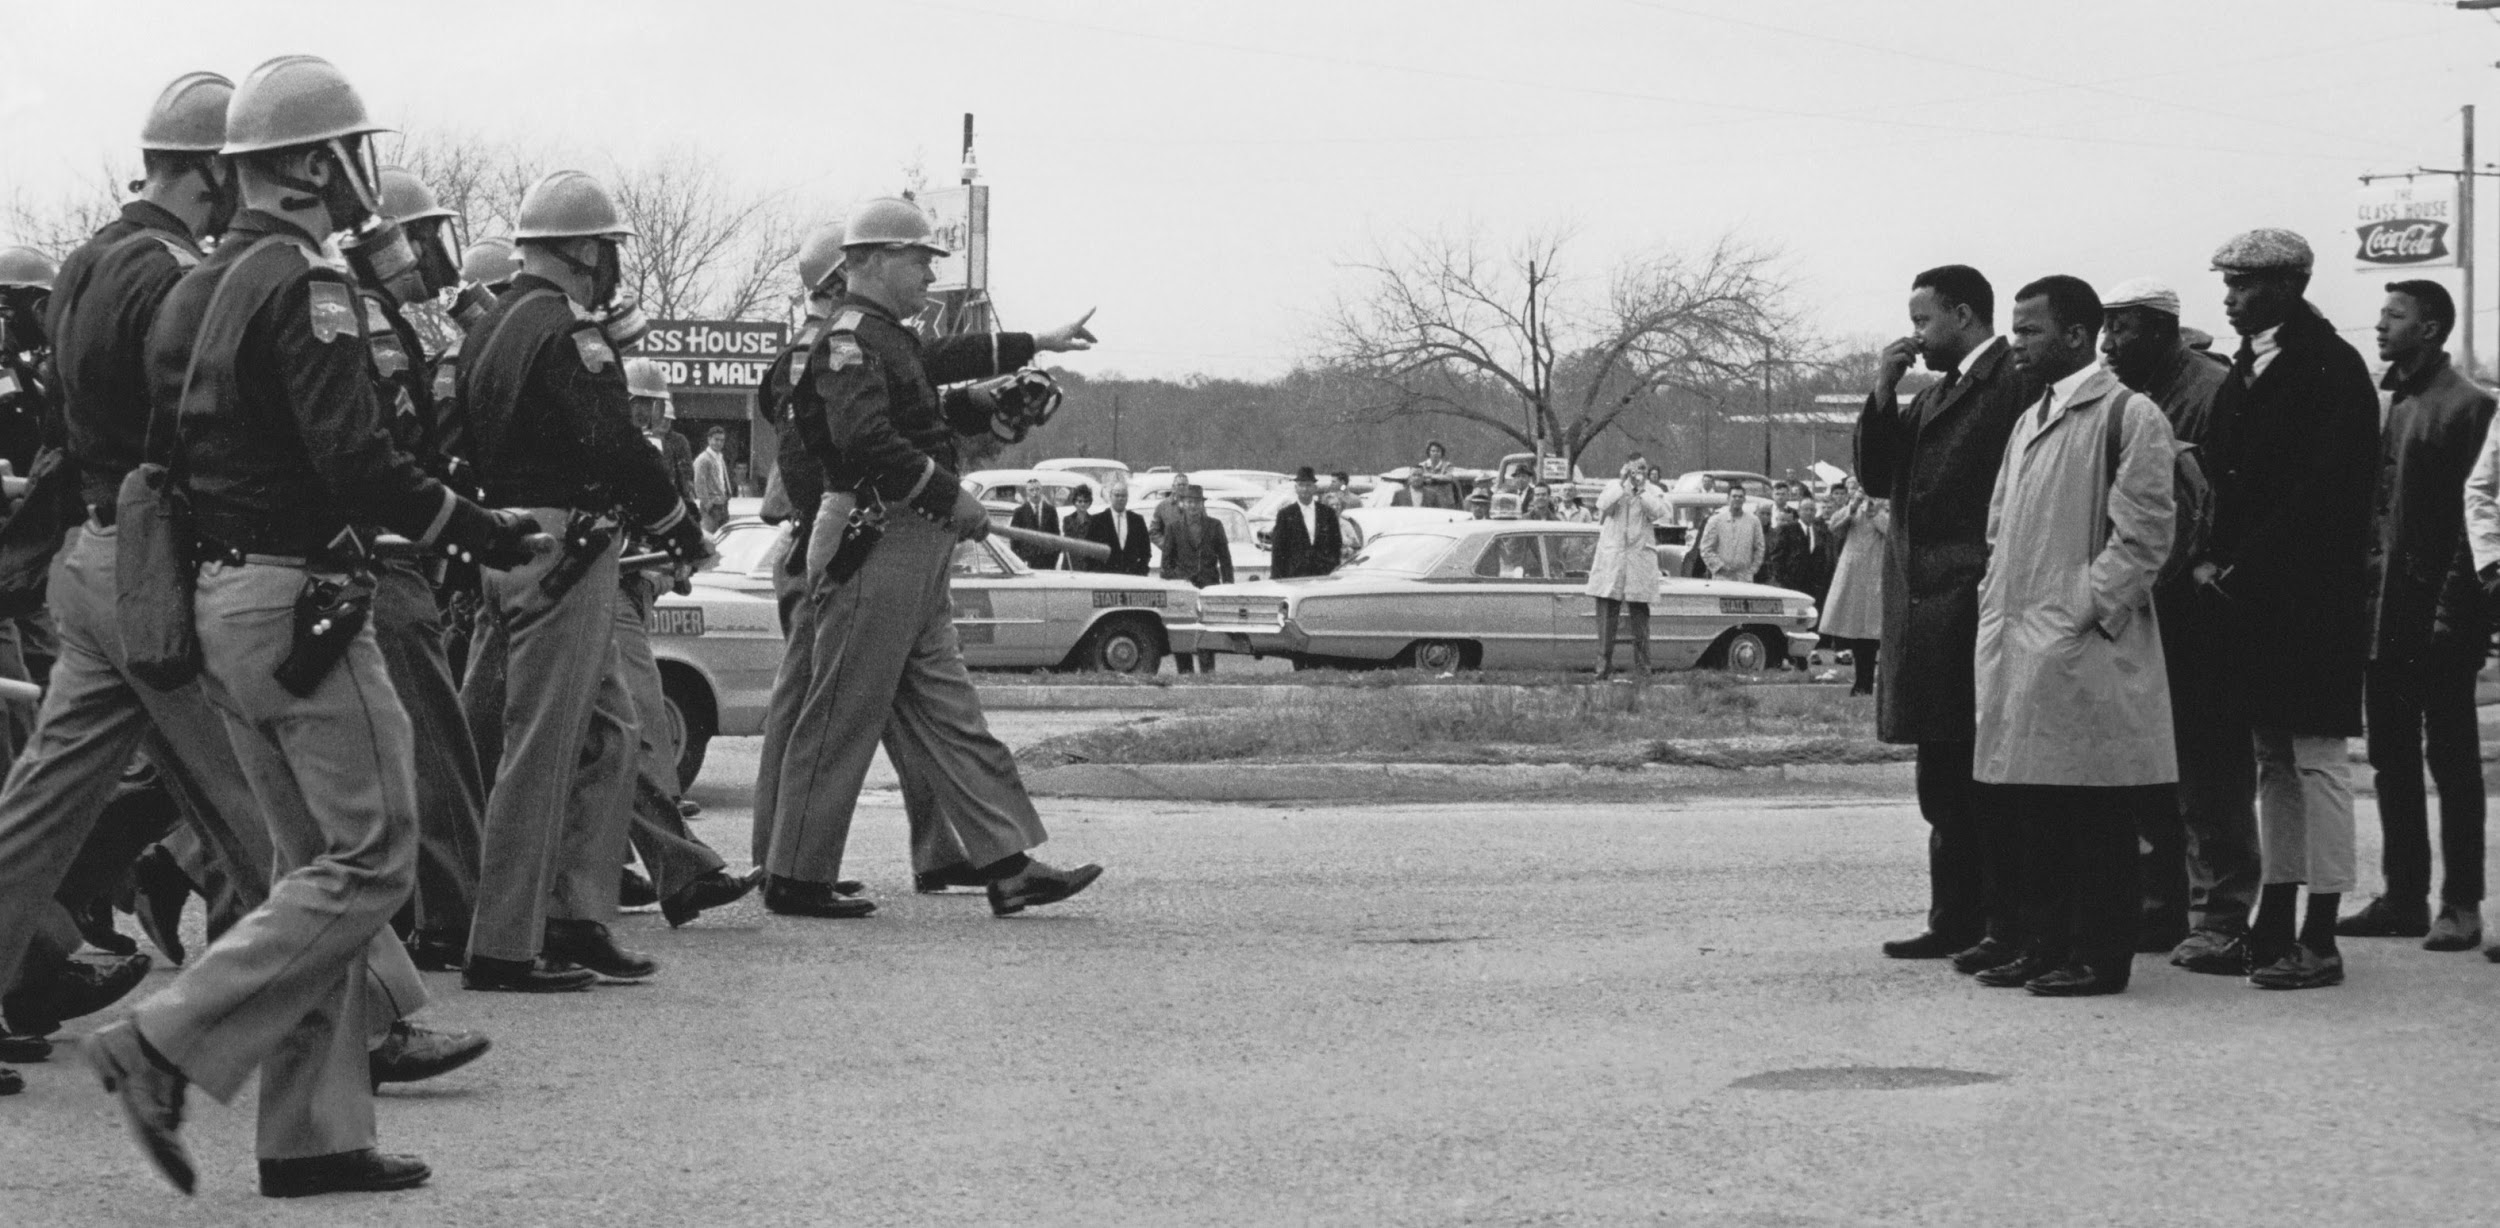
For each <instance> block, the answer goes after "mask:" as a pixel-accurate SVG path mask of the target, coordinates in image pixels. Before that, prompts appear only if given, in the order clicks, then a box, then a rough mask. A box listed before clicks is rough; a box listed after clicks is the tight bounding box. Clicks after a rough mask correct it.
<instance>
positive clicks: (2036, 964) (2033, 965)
mask: <svg viewBox="0 0 2500 1228" xmlns="http://www.w3.org/2000/svg"><path fill="white" fill-rule="evenodd" d="M2060 966H2061V964H2060V962H2059V961H2057V960H2054V959H2051V958H2049V957H2048V956H2046V955H2039V954H2025V955H2023V956H2022V957H2020V958H2018V959H2014V960H2011V961H2009V962H2006V963H2002V964H1998V965H1997V966H1996V967H1994V968H1990V969H1988V970H1987V971H1985V972H1981V973H1977V974H1975V975H1974V976H1973V978H1972V979H1974V980H1976V981H1978V982H1979V983H1980V984H1982V985H1985V986H1987V987H1988V988H1990V989H2013V988H2016V987H2018V986H2022V985H2028V984H2030V983H2031V982H2032V980H2033V979H2034V978H2037V977H2042V976H2046V975H2048V974H2049V973H2052V972H2055V971H2057V970H2058V968H2059V967H2060Z"/></svg>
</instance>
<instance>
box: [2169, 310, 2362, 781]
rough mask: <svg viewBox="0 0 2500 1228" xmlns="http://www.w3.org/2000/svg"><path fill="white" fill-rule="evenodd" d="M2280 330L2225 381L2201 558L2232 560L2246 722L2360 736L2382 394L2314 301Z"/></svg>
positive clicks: (2235, 657) (2233, 615)
mask: <svg viewBox="0 0 2500 1228" xmlns="http://www.w3.org/2000/svg"><path fill="white" fill-rule="evenodd" d="M2275 339H2276V341H2277V343H2278V344H2279V345H2280V346H2281V350H2280V351H2279V352H2278V353H2276V354H2275V356H2274V358H2273V360H2272V361H2271V362H2269V363H2267V365H2266V368H2265V370H2263V371H2262V372H2259V373H2258V374H2257V376H2256V379H2255V380H2254V381H2253V382H2250V383H2248V384H2246V385H2243V384H2242V383H2241V381H2240V379H2239V378H2238V377H2237V376H2234V377H2233V378H2231V379H2228V380H2226V381H2224V383H2223V385H2222V390H2221V391H2220V392H2219V393H2218V394H2217V395H2216V396H2215V398H2214V418H2215V421H2214V429H2213V432H2212V434H2211V436H2210V440H2211V442H2209V443H2208V445H2207V448H2206V451H2207V454H2208V455H2209V456H2211V457H2212V459H2213V460H2214V461H2215V462H2216V463H2214V464H2212V465H2210V466H2209V467H2208V469H2207V473H2208V477H2209V480H2210V481H2211V482H2212V484H2213V487H2214V527H2213V542H2212V546H2211V549H2210V550H2209V551H2208V554H2207V557H2208V558H2209V559H2210V560H2211V561H2212V562H2214V563H2216V564H2218V565H2220V566H2221V567H2223V568H2225V569H2227V570H2226V571H2225V572H2224V574H2223V576H2222V579H2221V587H2222V591H2223V594H2224V600H2225V601H2226V602H2227V603H2228V610H2229V617H2230V622H2231V626H2232V630H2233V633H2232V635H2231V637H2230V639H2229V640H2228V641H2227V643H2228V647H2227V648H2226V649H2225V651H2226V653H2227V654H2228V659H2229V661H2230V670H2229V678H2228V680H2227V685H2228V687H2229V690H2230V697H2231V699H2232V700H2233V701H2234V702H2235V703H2236V704H2237V706H2238V708H2239V710H2240V712H2241V714H2242V715H2243V716H2245V717H2246V718H2247V719H2248V720H2249V722H2250V723H2251V724H2254V725H2259V726H2262V727H2265V728H2270V729H2281V730H2284V731H2286V732H2290V733H2296V734H2309V735H2314V736H2319V737H2358V736H2360V734H2361V688H2362V665H2363V662H2364V660H2365V659H2366V658H2367V656H2368V653H2369V646H2370V644H2369V640H2370V636H2369V604H2370V603H2369V585H2368V581H2367V579H2366V578H2365V568H2364V564H2365V561H2366V559H2367V557H2368V554H2369V549H2370V523H2371V515H2370V490H2371V486H2372V476H2373V472H2374V470H2375V469H2376V468H2377V464H2378V458H2379V446H2378V442H2379V441H2378V391H2377V389H2376V387H2375V386H2374V385H2373V384H2372V383H2371V381H2370V371H2369V368H2368V367H2366V366H2364V365H2362V362H2361V355H2360V354H2359V353H2358V352H2357V351H2355V350H2354V349H2353V348H2352V345H2351V343H2350V342H2347V341H2345V340H2344V339H2343V338H2342V337H2339V336H2337V335H2336V333H2335V326H2334V325H2332V324H2329V323H2327V321H2326V319H2325V318H2324V317H2322V316H2320V315H2319V314H2318V313H2317V310H2316V309H2315V308H2313V307H2311V306H2309V305H2308V304H2307V303H2302V304H2301V305H2300V306H2299V307H2298V308H2297V309H2295V310H2294V312H2293V313H2292V317H2291V319H2289V320H2286V321H2284V323H2283V325H2282V327H2281V328H2280V329H2279V330H2278V331H2277V332H2276V334H2275Z"/></svg>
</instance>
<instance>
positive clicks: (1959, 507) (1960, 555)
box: [1857, 339, 2043, 742]
mask: <svg viewBox="0 0 2500 1228" xmlns="http://www.w3.org/2000/svg"><path fill="white" fill-rule="evenodd" d="M2042 391H2043V390H2042V388H2041V386H2040V383H2039V381H2037V380H2034V379H2031V378H2029V377H2027V376H2025V375H2023V374H2022V373H2021V372H2018V371H2016V370H2015V369H2014V361H2013V351H2012V350H2011V348H2010V347H2008V346H2007V345H2006V344H2005V342H2004V341H2003V340H2002V339H1997V340H1991V341H1990V342H1988V346H1987V348H1986V349H1985V350H1983V351H1981V352H1980V355H1979V357H1978V358H1976V359H1974V360H1972V362H1971V365H1970V374H1969V375H1967V376H1963V377H1959V378H1955V379H1952V380H1951V381H1950V382H1949V383H1947V382H1944V381H1940V382H1938V383H1936V384H1933V385H1930V386H1928V387H1927V388H1926V389H1924V390H1922V391H1921V392H1920V393H1919V394H1918V395H1917V396H1916V397H1915V398H1913V399H1912V400H1911V401H1910V404H1909V405H1908V406H1907V407H1906V408H1904V407H1901V406H1899V405H1898V404H1897V403H1896V402H1895V401H1894V399H1893V398H1892V397H1890V396H1888V395H1886V394H1883V393H1880V392H1879V393H1876V394H1873V395H1870V396H1869V397H1868V398H1867V401H1866V408H1865V409H1864V410H1863V411H1861V412H1860V413H1859V415H1858V440H1857V445H1858V477H1859V480H1860V481H1861V482H1863V483H1864V484H1865V486H1866V492H1867V493H1868V494H1870V495H1873V496H1875V497H1876V498H1879V499H1890V500H1892V533H1891V535H1890V536H1889V537H1888V538H1886V539H1885V544H1884V635H1883V645H1884V651H1883V656H1882V657H1881V658H1880V659H1879V660H1878V661H1877V663H1876V669H1877V670H1878V671H1879V678H1878V681H1877V684H1876V688H1875V694H1876V699H1877V707H1876V719H1875V729H1876V735H1877V736H1878V737H1880V738H1882V739H1883V740H1884V741H1886V742H1968V741H1970V740H1972V739H1973V738H1976V737H1977V736H1978V722H1977V716H1976V714H1975V712H1974V704H1973V699H1972V696H1973V688H1974V686H1975V685H1976V684H1975V682H1974V679H1973V676H1972V665H1971V659H1972V655H1973V654H1974V653H1976V652H1977V651H1978V647H1979V580H1980V577H1981V576H1983V575H1985V574H1986V573H1987V570H1988V502H1989V499H1990V497H1991V496H1992V495H1993V494H1994V493H1995V491H1996V482H1997V468H1998V465H1999V464H2000V463H2001V462H2002V461H2003V460H2004V458H2005V442H2006V440H2007V439H2009V438H2011V437H2012V436H2013V433H2014V422H2015V419H2016V418H2018V417H2020V416H2021V414H2022V412H2023V410H2024V409H2025V408H2027V407H2029V406H2030V405H2031V404H2032V403H2033V402H2036V401H2038V400H2039V399H2040V396H2041V393H2042Z"/></svg>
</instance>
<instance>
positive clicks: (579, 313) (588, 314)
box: [564, 298, 599, 324]
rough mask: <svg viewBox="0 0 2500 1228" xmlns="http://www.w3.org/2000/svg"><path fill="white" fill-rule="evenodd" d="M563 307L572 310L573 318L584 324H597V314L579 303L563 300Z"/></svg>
mask: <svg viewBox="0 0 2500 1228" xmlns="http://www.w3.org/2000/svg"><path fill="white" fill-rule="evenodd" d="M564 305H565V306H567V307H570V308H572V309H573V318H574V319H576V320H579V321H581V322H582V323H584V324H596V323H598V322H599V314H598V313H597V312H595V311H592V310H591V309H590V308H588V307H584V306H582V305H581V304H580V303H576V302H574V301H573V300H572V299H570V298H568V299H566V300H564Z"/></svg>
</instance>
